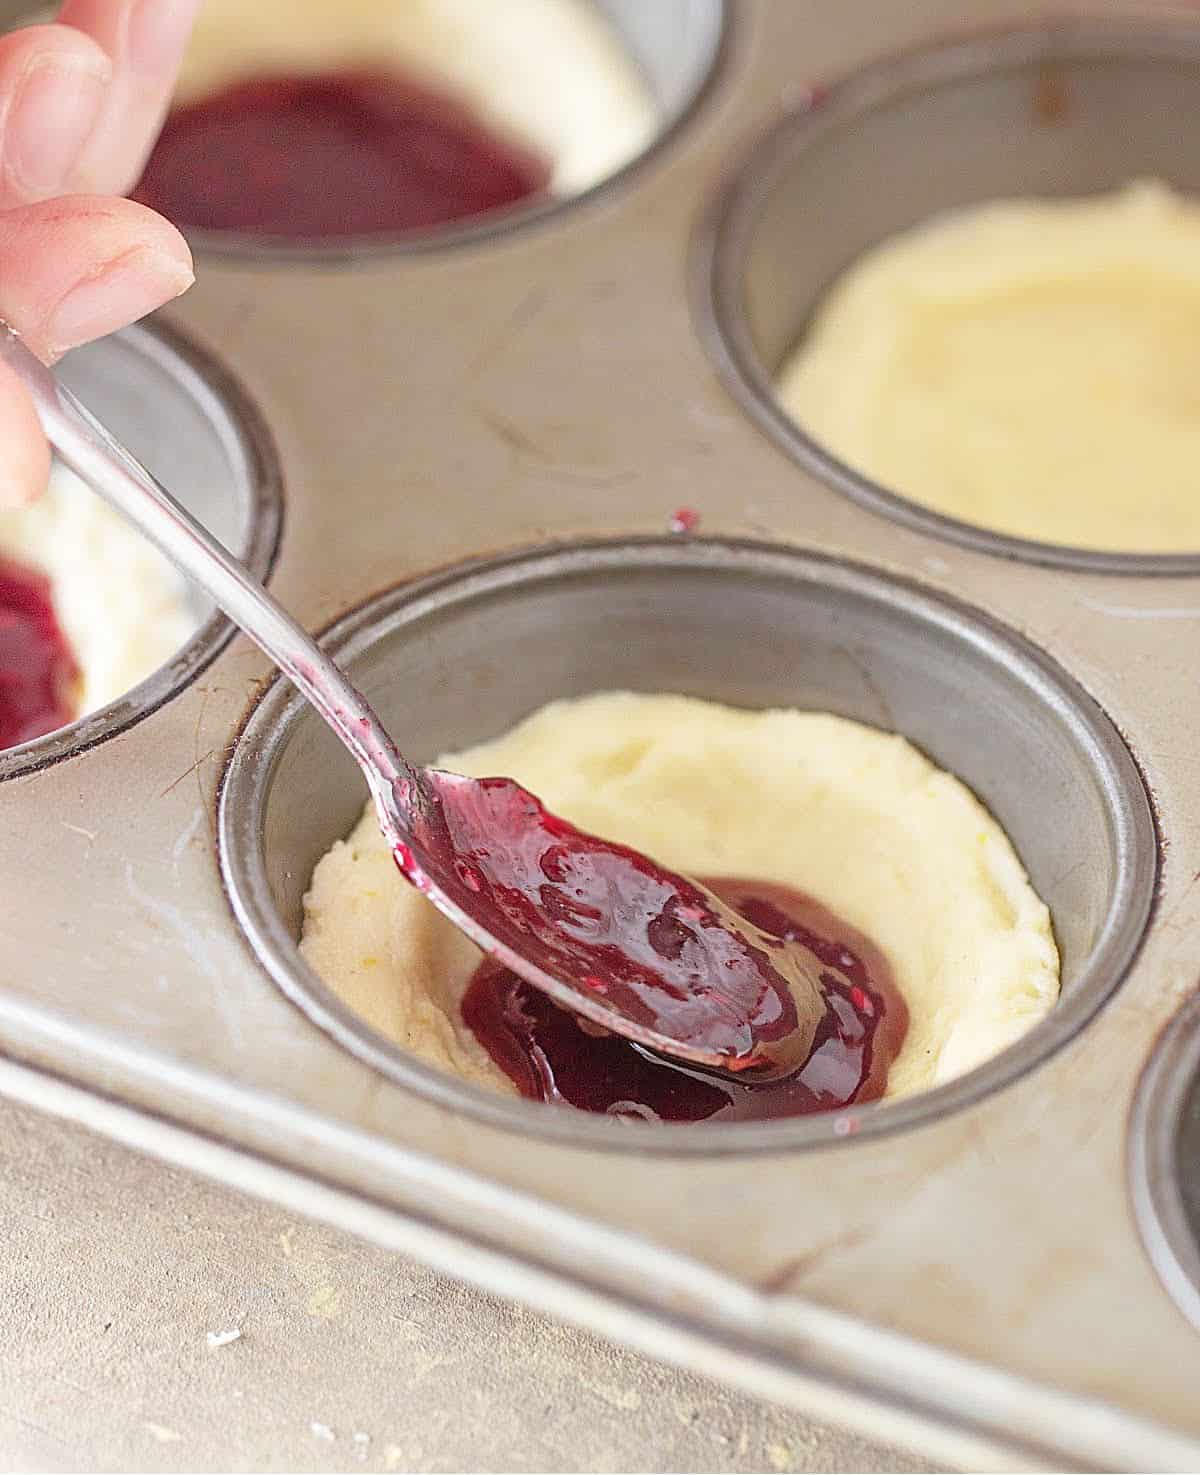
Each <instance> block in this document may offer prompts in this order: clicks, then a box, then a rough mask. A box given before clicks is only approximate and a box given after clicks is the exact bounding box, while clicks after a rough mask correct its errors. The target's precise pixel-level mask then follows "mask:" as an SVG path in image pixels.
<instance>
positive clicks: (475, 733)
mask: <svg viewBox="0 0 1200 1475" xmlns="http://www.w3.org/2000/svg"><path fill="white" fill-rule="evenodd" d="M326 644H327V646H328V648H329V649H330V650H331V651H332V652H333V653H334V654H335V656H336V657H337V658H338V659H339V661H340V662H341V663H342V664H343V666H344V667H345V669H346V670H347V671H348V672H349V674H350V676H351V678H352V679H353V680H354V681H355V682H356V684H357V685H359V686H360V687H361V688H362V690H363V691H364V692H365V694H366V695H367V697H368V699H369V700H370V701H371V702H372V703H373V704H375V706H376V707H377V709H378V710H379V712H380V714H381V716H382V718H383V720H384V722H385V723H386V724H387V725H388V727H389V729H390V730H391V731H392V733H393V734H394V736H395V737H396V739H397V741H398V742H400V744H401V745H402V746H403V747H404V749H405V751H406V752H408V753H409V754H410V755H411V756H413V757H414V758H416V759H418V760H421V761H430V760H431V759H433V758H434V757H435V756H436V755H438V754H440V753H444V752H452V751H457V750H461V749H463V748H465V747H467V746H468V745H471V744H475V743H479V742H481V741H484V740H487V739H491V738H495V737H496V736H497V735H499V734H502V733H504V732H506V731H508V730H509V729H510V728H512V726H513V725H514V724H515V723H517V722H518V721H520V720H521V719H522V718H524V717H526V716H527V715H528V714H529V713H531V712H534V711H536V710H537V709H539V708H541V707H543V706H544V705H545V704H547V703H549V702H552V701H555V700H556V699H560V698H580V697H584V696H586V695H588V694H589V693H601V692H612V691H623V692H634V693H639V692H640V693H678V694H682V695H683V696H688V697H695V698H701V699H704V700H706V701H709V702H720V703H724V704H728V705H729V706H730V707H733V708H743V709H748V710H750V711H755V710H758V709H768V708H770V709H777V708H800V709H803V710H806V711H811V712H819V713H832V714H836V716H838V717H842V718H849V719H854V720H855V721H857V722H859V723H863V724H868V725H869V726H870V727H872V728H876V729H883V730H884V731H885V732H890V733H899V734H902V735H903V736H904V737H906V738H908V739H909V740H910V741H911V743H912V744H914V745H915V746H916V747H917V748H918V749H920V750H921V751H922V752H923V753H924V754H925V755H927V756H928V758H929V759H931V760H932V761H933V762H934V763H935V764H937V765H939V766H940V767H942V768H944V769H947V770H949V772H950V773H952V774H955V775H957V776H958V777H959V778H961V780H962V781H963V782H964V783H965V784H966V785H968V786H969V787H970V789H971V790H973V791H974V794H975V795H976V796H978V798H979V800H981V801H982V803H983V804H984V805H985V806H986V807H987V809H988V810H990V812H991V814H992V815H994V816H995V818H996V819H997V820H998V821H999V823H1000V824H1001V825H1002V826H1003V827H1004V829H1005V830H1006V831H1007V834H1008V836H1009V837H1010V839H1011V841H1012V844H1013V845H1014V846H1015V848H1016V851H1017V854H1018V855H1019V857H1020V860H1021V862H1023V864H1024V866H1025V868H1026V870H1027V871H1028V873H1029V877H1030V879H1031V881H1032V883H1033V887H1034V888H1035V890H1036V891H1037V893H1038V895H1039V896H1040V897H1042V898H1043V899H1044V901H1045V902H1046V903H1047V904H1048V906H1049V908H1050V913H1051V916H1052V919H1053V926H1054V931H1055V934H1056V939H1057V944H1058V948H1059V952H1060V955H1061V964H1062V973H1061V977H1062V996H1061V1001H1060V1002H1059V1003H1058V1005H1057V1006H1056V1007H1054V1008H1053V1009H1052V1010H1051V1011H1050V1012H1049V1013H1048V1015H1046V1017H1045V1018H1043V1019H1042V1020H1041V1022H1040V1023H1038V1024H1036V1025H1035V1026H1034V1027H1033V1028H1032V1029H1031V1030H1030V1031H1029V1032H1028V1033H1027V1034H1025V1035H1024V1036H1023V1037H1022V1038H1020V1039H1019V1040H1018V1041H1017V1042H1016V1043H1015V1044H1013V1045H1011V1046H1010V1047H1009V1048H1007V1049H1004V1050H1003V1051H1002V1053H1000V1054H999V1055H997V1056H996V1057H995V1058H993V1059H989V1060H987V1061H986V1063H984V1064H982V1065H979V1066H978V1067H977V1068H975V1069H973V1070H970V1071H969V1072H968V1073H966V1074H964V1075H962V1076H961V1077H960V1078H958V1079H956V1080H952V1081H950V1082H949V1083H948V1084H946V1085H943V1086H938V1087H936V1088H935V1089H932V1090H929V1091H926V1092H924V1093H922V1094H917V1095H914V1096H911V1097H908V1098H903V1099H899V1100H896V1101H891V1102H884V1103H881V1104H875V1105H866V1106H863V1107H861V1108H856V1110H855V1122H854V1128H853V1131H854V1133H855V1134H856V1135H857V1136H863V1135H870V1134H873V1133H877V1132H881V1131H886V1130H888V1129H890V1128H895V1127H900V1126H904V1125H909V1124H912V1123H914V1122H918V1121H922V1120H927V1119H929V1118H931V1117H935V1116H937V1115H938V1114H940V1113H942V1112H945V1111H947V1110H950V1109H951V1108H953V1107H955V1106H957V1105H961V1104H963V1103H965V1102H968V1101H971V1100H974V1099H975V1098H976V1097H978V1096H980V1095H981V1094H983V1093H984V1092H987V1091H990V1090H994V1089H996V1088H998V1087H1000V1086H1002V1085H1004V1084H1006V1083H1008V1082H1010V1081H1012V1080H1014V1079H1015V1078H1017V1077H1018V1076H1019V1075H1021V1074H1022V1073H1023V1072H1025V1071H1027V1070H1028V1069H1030V1068H1031V1067H1032V1066H1033V1065H1034V1064H1036V1063H1037V1062H1038V1061H1039V1060H1041V1059H1043V1058H1045V1056H1047V1055H1048V1054H1050V1053H1051V1052H1052V1051H1053V1050H1055V1049H1056V1048H1057V1047H1058V1046H1060V1045H1061V1044H1063V1043H1064V1042H1065V1041H1066V1040H1068V1039H1069V1038H1070V1037H1071V1036H1072V1035H1073V1034H1075V1032H1076V1031H1077V1030H1078V1029H1080V1028H1081V1027H1082V1025H1083V1024H1084V1023H1085V1022H1086V1021H1087V1019H1088V1018H1089V1017H1090V1016H1091V1014H1092V1013H1093V1012H1094V1011H1095V1010H1096V1009H1097V1008H1098V1007H1099V1006H1100V1004H1101V1003H1102V1002H1103V1000H1104V999H1105V998H1106V997H1107V996H1108V994H1109V993H1111V991H1112V990H1113V989H1114V988H1115V987H1116V986H1117V984H1118V983H1119V981H1120V979H1121V977H1122V975H1123V973H1124V971H1125V969H1126V968H1127V966H1128V964H1129V963H1130V961H1131V959H1132V958H1133V956H1134V954H1135V952H1136V949H1137V946H1138V943H1139V940H1140V938H1141V935H1142V930H1143V927H1144V924H1145V921H1146V918H1147V915H1148V911H1149V907H1150V902H1151V896H1152V892H1153V887H1154V880H1155V876H1156V871H1157V855H1156V848H1155V833H1154V825H1153V821H1152V817H1151V812H1150V808H1149V805H1148V802H1147V798H1146V794H1145V791H1144V788H1143V786H1142V783H1141V780H1140V777H1139V775H1138V772H1137V769H1136V767H1135V765H1134V763H1133V760H1132V759H1131V757H1130V755H1129V753H1128V751H1127V749H1126V748H1125V745H1124V743H1123V742H1122V741H1121V738H1120V737H1119V735H1118V734H1117V733H1116V731H1115V730H1114V729H1113V727H1112V725H1111V724H1110V723H1109V722H1108V720H1107V719H1106V718H1105V716H1104V714H1103V713H1102V712H1101V711H1100V710H1099V709H1098V708H1097V707H1096V705H1095V704H1094V703H1093V702H1092V701H1091V700H1090V699H1089V698H1088V697H1087V696H1086V694H1085V693H1084V692H1083V691H1082V690H1081V689H1080V688H1079V687H1078V686H1077V685H1076V684H1075V682H1074V681H1072V680H1071V678H1070V677H1069V676H1067V675H1066V674H1065V673H1064V672H1063V671H1061V670H1060V669H1059V668H1058V667H1057V666H1055V664H1054V663H1053V662H1052V661H1050V660H1049V659H1048V658H1047V657H1045V656H1044V655H1042V654H1041V653H1040V652H1039V651H1038V650H1036V649H1035V648H1034V647H1033V646H1031V645H1029V644H1028V643H1027V642H1026V641H1024V640H1023V639H1021V638H1020V637H1018V636H1016V635H1015V634H1013V633H1011V632H1009V631H1007V630H1005V629H1003V628H1001V627H999V626H998V625H996V624H995V623H993V622H992V621H990V620H988V619H986V618H985V617H983V616H980V615H977V614H975V613H973V612H972V611H970V610H968V609H966V608H965V607H963V606H960V605H958V604H955V603H952V602H950V601H947V600H942V599H938V598H935V597H933V596H932V595H929V594H926V593H924V592H922V591H921V590H920V589H918V588H916V587H915V586H912V585H909V584H906V583H904V582H901V581H898V580H893V579H890V578H887V577H884V576H882V575H879V574H876V573H873V572H870V571H868V570H866V569H863V568H859V567H856V566H854V565H850V564H845V563H840V562H835V561H832V560H828V559H824V558H821V557H817V556H811V555H806V554H803V553H798V552H786V551H781V550H776V549H771V548H768V547H765V546H760V545H755V544H743V543H735V542H721V541H707V540H705V541H694V542H688V543H680V542H677V541H674V540H663V539H653V538H650V539H641V540H632V541H622V542H604V543H597V544H591V545H583V546H578V547H573V548H570V549H561V548H559V549H550V550H545V551H534V552H531V553H526V554H519V555H514V556H511V557H505V558H500V559H496V560H492V561H485V562H479V563H476V564H471V565H467V566H465V567H463V568H461V569H458V570H456V571H452V572H449V573H445V574H440V575H437V576H435V577H432V578H429V579H426V580H422V581H419V582H417V583H414V584H411V585H408V586H405V587H402V588H399V589H397V590H395V591H393V592H390V593H387V594H384V595H382V596H381V597H379V598H377V599H375V600H373V601H371V602H370V603H369V604H367V605H365V606H364V607H362V608H361V609H359V610H357V611H356V612H354V613H352V614H350V615H348V616H346V617H345V618H344V619H342V620H341V621H339V622H338V624H337V625H336V626H335V627H334V628H333V629H332V630H331V631H330V632H329V634H328V636H327V638H326ZM630 761H631V762H634V761H636V754H634V755H631V758H630ZM364 798H365V795H364V791H363V785H362V781H361V778H360V776H359V773H358V771H357V769H356V767H355V765H354V764H353V762H352V761H351V760H350V759H349V758H348V756H347V755H346V754H345V753H344V751H343V750H342V749H341V748H340V747H339V746H338V744H337V742H336V740H335V739H334V738H333V737H332V735H331V734H330V733H329V732H328V731H327V730H326V729H325V728H324V726H323V725H322V724H321V723H320V722H319V721H318V720H317V719H316V718H315V717H314V716H313V715H312V714H311V712H310V711H309V710H308V709H307V708H306V706H305V704H304V703H303V702H302V701H300V700H299V699H298V698H297V697H296V696H295V695H294V694H293V692H292V691H291V689H290V688H289V687H287V686H286V684H283V683H276V684H275V685H274V686H273V687H272V688H271V689H270V690H269V691H268V692H267V694H266V695H265V696H264V698H263V699H262V701H261V702H260V703H259V705H258V706H257V707H256V708H255V710H254V711H253V712H252V714H251V716H250V718H249V720H248V722H247V724H246V727H245V729H244V731H243V732H242V734H241V736H240V738H239V740H238V742H237V744H236V746H235V749H234V752H233V754H232V757H231V759H230V762H229V765H228V768H227V771H226V774H225V777H224V781H223V786H222V794H221V800H220V821H219V842H220V853H221V864H222V867H223V871H224V875H225V880H226V885H227V889H228V891H229V894H230V897H231V900H232V904H233V907H234V910H235V912H236V914H237V917H238V920H239V921H240V923H241V925H242V927H243V928H244V930H245V932H246V934H247V936H248V938H249V940H250V943H251V945H252V946H253V948H254V950H255V952H256V953H257V955H258V957H259V959H260V961H261V962H262V964H263V966H264V967H265V968H266V970H267V971H268V972H269V974H270V975H271V976H272V977H273V978H274V980H275V981H276V983H277V984H278V985H279V986H280V987H281V988H282V989H283V990H284V992H285V993H286V994H287V995H288V997H289V998H291V999H292V1000H293V1001H294V1002H295V1003H296V1004H297V1005H299V1007H300V1008H301V1009H302V1010H304V1012H305V1013H307V1014H308V1016H309V1017H310V1018H311V1019H312V1020H313V1021H314V1022H315V1023H316V1024H318V1025H319V1026H320V1027H321V1028H322V1029H324V1030H326V1031H327V1032H328V1033H330V1034H331V1035H332V1036H333V1037H334V1038H335V1039H337V1040H338V1041H340V1042H341V1043H342V1044H343V1045H344V1046H345V1047H346V1048H348V1049H350V1050H351V1051H353V1052H354V1053H355V1054H357V1055H358V1056H360V1058H362V1059H363V1060H365V1061H367V1062H369V1063H370V1064H371V1065H373V1066H374V1067H375V1068H377V1069H379V1070H381V1071H383V1072H384V1073H385V1074H387V1075H388V1076H390V1077H391V1078H392V1079H394V1080H396V1081H398V1082H400V1083H401V1084H403V1085H405V1086H407V1087H408V1088H410V1089H412V1090H414V1091H418V1092H420V1093H422V1094H424V1095H426V1096H429V1097H431V1098H434V1099H436V1100H438V1101H441V1102H443V1103H446V1104H449V1105H452V1106H454V1107H456V1108H458V1109H460V1110H462V1111H464V1112H467V1113H471V1114H473V1115H476V1116H481V1117H485V1118H487V1119H490V1120H492V1121H498V1122H504V1123H506V1124H508V1125H512V1126H516V1127H521V1128H524V1129H527V1130H530V1131H534V1132H541V1133H546V1134H553V1135H555V1136H557V1137H562V1138H567V1139H571V1140H579V1141H586V1142H591V1143H598V1144H605V1143H607V1144H609V1145H624V1146H636V1147H637V1148H655V1147H669V1148H671V1149H672V1150H685V1151H702V1150H723V1149H732V1148H752V1147H755V1146H770V1147H778V1146H781V1145H793V1144H794V1145H806V1144H818V1143H827V1142H830V1141H832V1140H835V1139H836V1138H837V1137H838V1136H839V1135H841V1134H844V1133H845V1132H846V1131H847V1126H846V1122H845V1121H844V1120H841V1125H840V1126H839V1120H840V1119H839V1118H837V1116H836V1114H830V1115H825V1116H820V1115H818V1116H809V1117H805V1118H795V1119H792V1120H788V1121H775V1122H756V1123H713V1124H709V1125H707V1126H704V1125H693V1126H685V1127H680V1126H670V1125H659V1124H643V1123H639V1124H637V1126H636V1127H634V1128H631V1127H630V1126H629V1125H628V1124H625V1123H620V1122H614V1121H612V1120H605V1119H604V1118H602V1117H600V1118H597V1117H592V1116H589V1115H588V1114H587V1113H585V1112H573V1111H565V1110H560V1109H557V1108H547V1107H545V1106H543V1105H541V1104H540V1103H534V1102H527V1101H523V1100H520V1099H516V1098H512V1097H504V1096H501V1095H491V1094H489V1093H487V1092H485V1091H481V1090H479V1089H477V1088H476V1087H474V1086H472V1085H470V1084H468V1083H466V1082H465V1081H463V1080H461V1079H457V1078H455V1077H454V1076H452V1075H450V1074H447V1073H444V1072H439V1071H438V1070H435V1069H432V1068H431V1067H429V1066H428V1065H427V1064H425V1063H423V1062H422V1061H420V1060H417V1059H415V1058H414V1057H413V1055H412V1054H411V1053H409V1052H407V1051H405V1050H404V1049H402V1048H400V1047H398V1046H397V1045H396V1044H395V1043H393V1042H392V1040H390V1039H388V1038H386V1037H385V1036H384V1035H383V1034H382V1033H381V1032H380V1031H379V1030H378V1029H375V1028H373V1027H372V1026H371V1025H369V1024H368V1023H367V1022H366V1021H365V1020H364V1018H363V1017H362V1016H361V1015H360V1014H358V1013H356V1012H355V1011H352V1010H351V1009H349V1008H347V1007H346V1005H345V1004H344V1003H343V1001H342V1000H341V999H340V998H338V997H337V996H335V994H334V993H333V991H332V990H331V989H330V988H328V987H327V986H326V985H325V984H324V983H323V982H322V981H321V979H320V978H319V977H318V976H317V974H316V973H315V971H314V970H313V969H312V968H310V967H309V966H308V964H307V963H306V961H305V959H304V957H303V956H302V955H301V952H300V950H299V947H298V943H297V940H298V936H299V932H300V928H301V923H302V917H303V903H304V897H305V893H306V891H307V889H308V887H309V884H310V878H311V877H312V874H313V869H314V867H315V866H316V865H317V862H318V861H319V860H320V859H321V857H322V856H323V855H324V854H325V852H326V851H327V850H328V849H329V848H330V846H331V845H332V844H333V842H334V841H336V840H338V839H339V838H341V837H343V836H345V835H347V834H348V833H349V832H350V830H351V829H352V828H353V826H354V824H355V822H356V820H357V819H358V816H359V814H360V811H361V809H362V806H363V802H364ZM1081 854H1086V855H1087V856H1088V857H1089V860H1090V863H1089V865H1087V866H1080V865H1078V864H1077V861H1078V857H1079V856H1080V855H1081Z"/></svg>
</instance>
